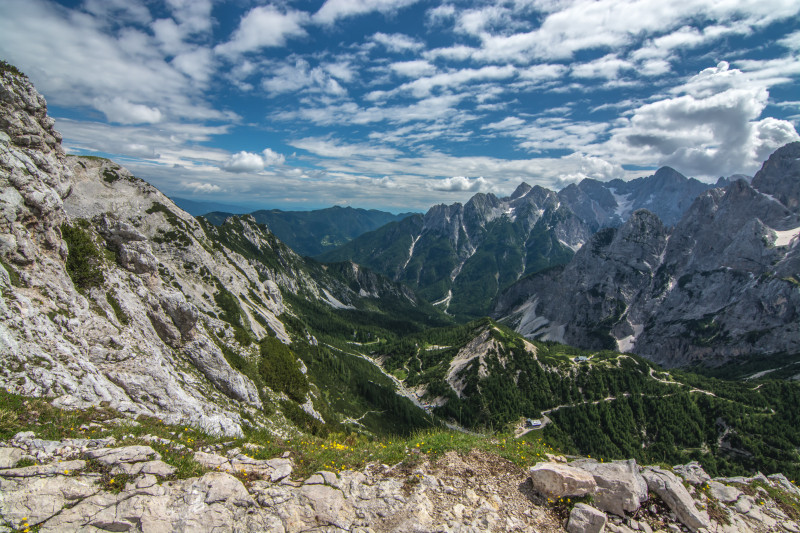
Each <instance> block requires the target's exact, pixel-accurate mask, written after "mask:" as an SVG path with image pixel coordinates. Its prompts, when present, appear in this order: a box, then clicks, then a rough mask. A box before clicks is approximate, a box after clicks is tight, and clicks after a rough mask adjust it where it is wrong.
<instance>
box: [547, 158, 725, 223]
mask: <svg viewBox="0 0 800 533" xmlns="http://www.w3.org/2000/svg"><path fill="white" fill-rule="evenodd" d="M713 187H714V185H710V184H708V183H702V182H700V181H698V180H696V179H694V178H687V177H686V176H684V175H682V174H681V173H680V172H678V171H676V170H675V169H672V168H670V167H662V168H660V169H658V171H656V173H655V174H653V175H652V176H647V177H643V178H637V179H634V180H630V181H623V180H620V179H615V180H611V181H608V182H602V181H597V180H593V179H588V178H587V179H584V180H583V181H581V182H580V183H578V184H573V185H569V186H567V187H565V188H563V189H561V191H559V193H558V197H559V199H560V200H561V201H562V202H563V203H564V204H566V205H567V206H568V207H569V208H570V209H571V210H572V211H573V212H574V213H575V214H576V215H578V217H579V218H580V219H581V220H582V221H583V222H584V223H585V224H587V225H588V226H589V227H590V228H591V229H592V231H597V230H599V229H602V228H609V227H616V226H620V225H622V224H623V223H624V222H625V221H626V220H628V218H629V217H630V215H631V214H632V213H634V212H635V211H637V210H639V209H647V210H648V211H650V212H652V213H654V214H655V215H656V216H658V218H659V219H661V221H662V222H663V223H664V224H666V225H668V226H673V225H675V224H676V223H677V222H678V221H679V220H680V219H681V217H682V216H683V214H684V213H685V212H686V210H688V209H689V207H690V206H691V205H692V202H694V200H695V198H697V197H698V196H699V195H700V194H702V193H703V192H705V191H707V190H708V189H711V188H713Z"/></svg>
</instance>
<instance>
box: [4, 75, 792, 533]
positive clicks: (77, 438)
mask: <svg viewBox="0 0 800 533" xmlns="http://www.w3.org/2000/svg"><path fill="white" fill-rule="evenodd" d="M2 65H3V68H2V69H0V129H1V131H0V316H2V321H0V352H1V353H2V355H0V385H2V390H1V391H0V423H2V424H1V425H0V439H2V441H3V443H2V444H0V529H2V528H5V529H7V530H24V529H26V528H27V527H29V526H35V527H39V528H40V529H39V530H41V531H58V530H105V531H112V530H113V531H122V530H130V531H140V530H141V531H144V530H155V529H158V528H161V530H180V529H189V528H190V527H196V528H199V529H200V530H212V529H213V528H214V527H219V528H220V529H221V530H226V529H227V530H232V529H235V530H258V529H260V530H275V531H305V530H319V531H323V530H324V531H417V530H423V531H428V530H431V531H432V530H442V531H487V530H489V531H503V530H520V531H539V530H554V531H560V530H563V528H564V527H569V526H567V524H568V523H570V522H572V521H573V518H572V516H573V514H574V515H575V516H576V518H574V520H575V522H576V523H577V522H578V521H579V519H578V518H577V516H578V515H580V514H581V512H586V513H591V512H593V511H585V510H584V507H589V509H593V510H594V511H597V513H600V514H602V515H603V523H604V524H606V523H607V524H608V526H607V528H608V530H611V531H623V532H625V533H627V532H629V531H632V530H633V523H634V522H635V523H636V529H637V530H639V531H647V529H646V528H651V526H653V527H655V528H658V529H662V530H681V528H687V529H689V530H692V531H700V530H703V529H706V530H710V529H711V528H717V530H719V531H723V530H726V531H735V530H740V531H766V530H776V531H777V530H778V529H776V528H778V527H783V526H780V524H794V527H798V526H797V525H796V524H797V521H798V520H800V489H797V487H796V486H795V485H794V482H793V481H791V480H794V479H797V477H798V476H800V466H798V465H800V455H798V448H799V447H800V413H799V412H798V411H797V409H796V406H797V404H798V401H800V385H798V380H797V376H798V374H800V371H798V372H794V369H793V367H791V365H792V364H793V363H794V361H795V360H796V359H797V355H798V353H800V348H799V347H798V343H800V337H798V335H800V328H798V327H797V326H798V323H800V316H798V311H799V310H800V282H798V280H800V258H798V253H800V245H798V240H800V237H798V235H797V231H798V228H800V220H799V219H800V211H799V209H800V207H799V206H800V166H798V165H799V163H798V162H800V143H793V144H789V145H786V146H784V147H783V148H781V149H779V150H778V151H777V152H775V153H774V154H773V155H772V156H771V157H770V158H769V160H768V161H766V162H765V163H764V166H763V168H762V169H761V171H759V172H758V173H757V174H756V176H755V177H754V178H753V179H752V182H748V181H746V180H741V179H738V180H735V181H733V182H731V183H730V184H727V186H726V187H725V188H716V187H711V186H709V185H705V184H702V183H700V182H698V181H696V180H690V179H687V178H685V177H683V176H681V175H679V174H678V173H677V172H675V171H674V170H672V169H669V168H666V167H665V168H662V169H660V170H658V171H657V172H656V173H655V174H654V175H653V176H650V177H648V178H641V179H640V180H634V181H633V182H627V183H625V182H620V183H615V182H609V183H600V182H592V181H590V180H585V181H584V182H581V183H580V184H578V185H575V186H570V187H567V188H566V189H563V190H562V191H561V192H559V193H556V192H553V191H550V190H547V189H544V188H542V187H539V186H534V187H530V186H528V185H526V184H522V185H520V186H519V187H518V188H517V189H516V190H515V191H514V193H513V194H511V195H510V196H508V197H504V198H498V197H497V196H495V195H493V194H477V195H475V196H474V197H473V198H472V199H471V200H470V201H469V202H467V203H465V204H463V205H462V204H453V205H444V204H441V205H437V206H434V207H433V208H431V209H430V210H429V211H428V212H427V213H426V214H424V215H422V214H412V215H410V216H407V217H405V218H402V220H396V221H391V222H389V223H388V224H386V225H382V226H380V227H378V228H377V229H374V230H371V231H366V232H363V231H364V230H365V228H366V227H367V226H365V225H361V226H358V229H357V231H356V230H353V231H352V232H351V233H347V235H345V236H336V237H335V238H332V239H331V242H334V241H336V242H340V239H341V241H345V240H346V241H348V242H346V243H344V244H342V245H341V246H339V247H337V248H334V249H331V250H328V251H324V252H322V253H321V254H319V255H317V256H316V258H311V257H303V256H302V255H301V254H299V253H297V250H293V249H292V248H291V247H290V246H288V245H287V244H285V243H284V242H283V241H282V239H280V238H279V237H277V236H276V232H274V231H271V229H270V228H272V227H273V226H275V225H276V224H277V222H276V221H275V220H266V219H260V218H259V215H258V212H256V213H252V214H242V215H229V214H227V213H226V214H222V215H213V214H212V215H208V216H205V217H196V218H195V217H192V216H191V215H189V214H188V213H186V212H185V211H183V210H181V209H180V208H178V207H177V206H176V205H175V203H173V202H172V201H171V200H170V199H169V198H168V197H166V196H165V195H164V194H162V193H161V192H160V191H159V190H158V189H156V188H155V187H153V186H152V185H150V184H148V183H147V182H145V181H144V180H142V179H140V178H137V177H135V176H133V175H132V174H131V173H130V172H129V171H128V170H126V169H125V168H123V167H122V166H120V165H118V164H117V163H115V162H113V161H111V160H108V159H104V158H99V157H92V156H76V155H68V154H66V153H65V152H64V149H63V148H62V146H61V142H60V141H61V136H60V134H59V133H58V132H57V131H56V129H55V121H54V120H53V119H52V118H51V117H49V116H48V115H47V107H46V103H45V101H44V98H43V97H42V96H41V95H40V94H39V93H38V92H36V89H35V88H34V87H33V85H32V84H31V83H30V81H29V80H28V79H27V78H26V77H25V76H24V75H22V74H21V73H19V72H18V71H16V69H14V68H13V67H11V66H10V65H8V64H6V63H3V64H2ZM720 185H725V183H723V182H720ZM658 191H663V194H664V196H663V198H669V201H666V200H664V201H663V205H662V203H661V201H660V200H659V198H660V197H659V196H658V194H660V193H659V192H658ZM654 195H655V196H654ZM698 195H699V196H698ZM648 206H652V207H653V209H654V211H655V214H654V212H651V211H645V210H643V209H641V208H644V207H648ZM333 209H339V210H343V209H342V208H333ZM659 209H660V211H659ZM262 213H269V212H262ZM334 213H339V211H338V210H337V211H334ZM265 216H266V215H265ZM334 216H338V215H334ZM660 217H663V220H662V219H661V218H660ZM371 223H374V224H377V223H378V222H375V221H373V222H371ZM288 225H289V226H291V229H293V230H297V235H296V237H297V239H298V241H297V242H302V241H303V235H306V236H307V234H311V233H313V234H314V235H317V236H318V235H319V234H318V233H317V229H315V230H314V231H313V232H310V231H309V232H307V234H306V233H303V235H301V233H302V232H301V231H300V229H302V224H300V223H299V222H294V223H291V224H288ZM341 229H342V230H343V235H344V230H345V229H347V228H341ZM323 233H325V231H323ZM356 233H359V235H358V236H356ZM326 234H328V235H330V233H326ZM287 240H288V239H287ZM312 240H313V243H312V242H311V241H312ZM318 242H319V239H317V238H316V237H315V238H314V239H310V240H308V241H307V242H306V244H305V245H308V246H309V248H307V250H310V251H314V250H319V248H314V247H313V246H317V243H318ZM309 243H311V244H309ZM490 312H491V318H488V317H487V316H486V315H488V314H489V313H490ZM757 359H758V360H761V359H767V360H768V363H767V364H768V365H770V364H772V368H774V367H775V364H774V363H775V362H779V363H780V366H785V367H789V368H788V369H785V371H783V372H781V373H775V374H774V375H773V376H770V375H769V374H766V375H758V374H757V371H753V372H752V373H751V374H748V375H747V377H749V378H750V379H747V380H744V379H741V380H723V379H717V378H714V377H708V376H704V375H702V374H701V373H695V372H691V371H689V370H687V369H686V367H687V366H689V365H697V367H696V368H694V370H697V369H699V370H700V371H702V370H703V369H704V368H705V367H711V368H713V367H717V368H724V367H721V366H720V365H723V364H724V363H729V364H730V363H731V362H734V363H742V364H749V363H752V362H753V361H755V360H757ZM659 365H661V366H659ZM674 367H679V368H674ZM665 368H669V369H665ZM748 368H750V367H748ZM759 368H760V367H759ZM770 377H781V378H786V379H770ZM527 419H537V420H539V421H540V422H542V426H541V427H540V428H537V429H533V428H531V427H528V428H526V429H527V433H526V434H525V435H522V436H521V437H519V438H515V436H514V431H515V429H520V430H522V429H523V427H522V426H524V425H525V421H526V420H527ZM519 433H522V431H519ZM591 457H594V458H595V459H591ZM568 459H569V460H570V462H569V463H568V462H567V460H568ZM598 460H599V461H601V462H598ZM58 461H62V462H61V463H59V462H58ZM611 461H615V462H613V463H612V462H611ZM655 463H657V464H659V465H661V466H646V467H643V466H641V465H646V464H655ZM684 463H686V464H684ZM604 464H608V465H615V466H609V468H611V469H612V470H615V472H616V474H615V475H617V474H619V475H623V474H624V476H625V477H624V479H625V481H624V482H618V481H615V482H614V483H616V484H615V485H614V487H618V485H622V486H624V487H627V489H624V490H623V489H619V490H620V491H621V492H622V493H624V495H620V494H619V493H618V492H616V491H617V489H616V488H615V489H614V491H612V490H611V489H610V488H609V486H606V485H602V484H603V483H606V482H607V476H610V475H611V474H608V473H606V472H604V469H606V466H598V465H604ZM668 464H672V465H677V466H675V467H674V468H669V469H667V468H664V467H665V465H668ZM553 465H555V466H553ZM543 468H545V469H552V470H554V471H558V472H559V474H558V475H564V476H567V477H569V476H576V477H575V479H583V480H584V481H585V482H586V483H588V484H589V486H590V487H589V488H585V490H583V489H582V490H580V491H576V492H569V491H562V492H560V493H559V492H558V491H555V490H553V489H552V486H550V485H548V484H547V483H545V482H544V481H542V480H543V479H545V477H546V476H547V475H550V474H541V473H537V470H541V469H543ZM565 469H567V470H565ZM569 469H573V470H578V471H579V472H578V473H575V472H574V471H572V470H569ZM592 472H594V474H593V473H592ZM620 472H622V473H620ZM757 472H759V473H758V474H757ZM760 472H763V473H764V474H769V475H770V477H766V476H765V475H764V474H760ZM701 473H702V474H701ZM784 475H785V476H788V477H784ZM539 476H543V477H539ZM733 476H736V477H733ZM712 477H714V478H715V479H714V480H712V479H711V478H712ZM509 479H510V480H511V481H509ZM569 479H572V478H571V477H570V478H569ZM587 479H591V482H589V481H587ZM614 479H616V478H614ZM682 480H685V484H684V482H683V481H682ZM698 480H699V481H698ZM695 481H697V482H695ZM609 483H610V482H609ZM714 483H716V484H717V485H713V484H714ZM718 485H719V486H718ZM631 487H634V488H633V489H631ZM642 487H643V488H642ZM687 487H688V488H687ZM712 488H713V490H712ZM715 491H716V492H715ZM610 492H613V495H612V496H609V493H610ZM630 492H633V496H631V494H629V493H630ZM45 494H47V495H52V496H48V497H38V496H40V495H45ZM48 498H51V499H52V501H53V502H56V503H54V504H53V505H54V506H55V507H53V508H52V509H51V508H50V507H48V506H47V505H45V504H44V503H42V502H46V501H50V500H48ZM197 498H199V499H197ZM548 498H549V499H548ZM631 498H633V499H635V502H634V501H633V500H632V499H631ZM577 499H580V503H579V504H578V505H576V503H577ZM648 499H649V500H650V501H649V502H648V503H647V504H645V502H647V501H648ZM573 500H576V501H573ZM509 502H510V503H509ZM620 502H626V503H624V506H625V508H624V509H623V508H622V507H621V505H623V504H622V503H620ZM687 502H688V503H687ZM587 503H591V504H592V505H594V506H595V507H600V508H602V512H601V511H598V510H597V509H595V508H594V507H590V506H589V505H586V504H587ZM48 505H49V504H48ZM459 505H460V507H458V506H459ZM504 505H507V507H504ZM581 506H583V507H581ZM51 507H52V506H51ZM576 509H577V510H576ZM193 513H195V514H193ZM606 513H607V514H606ZM581 516H583V515H581ZM592 516H595V515H592ZM597 516H599V515H597ZM606 520H607V522H606ZM640 524H645V525H644V526H640ZM765 524H766V525H765ZM725 527H728V529H725ZM359 528H360V529H359ZM612 528H613V529H612ZM731 528H732V529H731ZM651 530H652V528H651ZM788 530H789V531H794V530H792V529H788ZM570 531H573V530H570Z"/></svg>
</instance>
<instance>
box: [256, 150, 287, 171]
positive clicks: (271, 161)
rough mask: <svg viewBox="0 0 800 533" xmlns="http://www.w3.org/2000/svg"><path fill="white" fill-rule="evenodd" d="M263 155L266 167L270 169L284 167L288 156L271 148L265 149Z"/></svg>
mask: <svg viewBox="0 0 800 533" xmlns="http://www.w3.org/2000/svg"><path fill="white" fill-rule="evenodd" d="M261 155H262V156H263V157H264V165H265V166H268V167H271V166H275V165H282V164H284V163H285V162H286V156H284V155H283V154H279V153H278V152H275V151H274V150H272V149H271V148H265V149H264V150H263V151H262V152H261Z"/></svg>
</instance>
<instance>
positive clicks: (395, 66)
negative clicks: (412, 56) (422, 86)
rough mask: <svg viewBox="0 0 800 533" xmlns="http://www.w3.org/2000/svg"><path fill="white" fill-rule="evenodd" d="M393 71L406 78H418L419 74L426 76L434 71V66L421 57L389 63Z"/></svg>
mask: <svg viewBox="0 0 800 533" xmlns="http://www.w3.org/2000/svg"><path fill="white" fill-rule="evenodd" d="M389 68H391V69H392V70H393V71H395V72H396V73H397V74H400V75H401V76H406V77H408V78H419V77H421V76H428V75H431V74H433V73H434V72H436V67H434V66H433V65H431V64H430V63H428V62H427V61H425V60H423V59H417V60H415V61H399V62H397V63H392V64H391V65H389Z"/></svg>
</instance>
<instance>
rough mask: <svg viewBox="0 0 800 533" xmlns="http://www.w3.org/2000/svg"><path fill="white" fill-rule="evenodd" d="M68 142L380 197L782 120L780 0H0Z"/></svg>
mask: <svg viewBox="0 0 800 533" xmlns="http://www.w3.org/2000/svg"><path fill="white" fill-rule="evenodd" d="M0 57H2V58H4V59H6V60H7V61H9V62H11V63H13V64H15V65H16V66H18V67H19V68H20V69H22V70H23V71H24V72H25V73H26V74H28V75H29V77H30V78H31V79H32V80H33V82H34V83H35V84H36V86H37V88H38V89H39V91H40V92H42V94H44V96H45V97H46V98H47V101H48V104H49V111H50V114H51V115H52V116H54V117H55V118H56V119H57V123H56V127H57V128H58V129H59V130H60V131H61V132H62V133H63V134H64V145H65V147H66V149H67V150H68V151H69V152H71V153H96V154H101V155H108V156H110V157H112V158H113V159H115V160H117V161H118V162H120V163H122V164H124V165H125V166H126V167H128V168H129V169H131V170H132V171H133V172H134V173H135V174H136V175H137V176H140V177H142V178H144V179H146V180H148V181H150V182H152V183H153V184H155V185H156V186H158V187H159V188H160V189H161V190H162V191H164V192H165V193H167V194H169V195H171V196H181V197H186V198H193V199H196V200H201V201H220V202H226V203H238V204H247V205H250V206H253V207H264V208H273V207H277V208H284V209H293V208H295V209H296V208H306V209H310V208H317V207H326V206H331V205H334V204H339V205H352V206H354V207H372V208H379V209H387V210H390V211H395V212H397V211H408V210H424V209H427V208H428V207H429V206H430V205H432V204H434V203H440V202H445V203H450V202H454V201H465V200H466V199H468V198H469V197H470V196H471V195H472V194H474V193H475V192H479V191H482V192H494V193H496V194H499V195H505V194H509V193H510V192H511V191H512V190H513V189H514V188H515V187H516V186H517V185H518V184H519V182H521V181H526V182H528V183H530V184H540V185H542V186H545V187H549V188H552V189H556V190H557V189H560V188H562V187H563V186H565V185H567V184H569V183H572V182H576V181H579V180H581V179H583V178H585V177H591V178H595V179H601V180H608V179H613V178H624V179H629V178H634V177H638V176H643V175H648V174H650V173H652V170H653V169H655V168H657V167H659V166H661V165H670V166H673V167H674V168H676V169H677V170H679V171H680V172H682V173H684V174H686V175H688V176H694V177H697V178H698V179H702V180H705V181H714V180H716V178H718V177H719V176H723V175H724V176H728V175H731V174H736V173H745V174H750V175H752V174H753V173H754V172H755V171H756V170H757V169H758V168H759V166H760V164H761V162H762V161H763V160H764V159H765V158H766V157H767V156H768V155H769V154H770V153H771V152H772V151H773V150H774V149H775V148H777V147H779V146H781V145H783V144H785V143H786V142H790V141H793V140H800V137H799V136H798V134H797V130H798V127H800V83H798V81H799V80H800V2H798V1H797V0H741V1H736V0H716V1H697V0H683V1H681V2H667V1H664V0H635V1H622V0H599V1H588V0H548V1H543V0H510V1H495V2H492V1H486V2H479V1H444V2H438V1H428V0H325V1H286V2H273V3H267V2H255V1H250V0H232V1H213V0H164V1H159V0H85V1H79V2H69V1H62V2H58V3H56V2H51V1H48V0H3V1H2V2H0Z"/></svg>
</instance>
